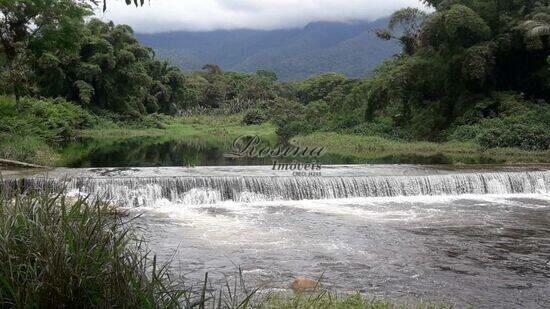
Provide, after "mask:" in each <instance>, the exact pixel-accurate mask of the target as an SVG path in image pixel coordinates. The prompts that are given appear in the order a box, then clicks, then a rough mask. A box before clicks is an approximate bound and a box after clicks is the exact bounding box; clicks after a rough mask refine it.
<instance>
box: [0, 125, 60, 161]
mask: <svg viewBox="0 0 550 309" xmlns="http://www.w3.org/2000/svg"><path fill="white" fill-rule="evenodd" d="M0 158H2V159H8V160H15V161H20V162H27V163H33V164H39V165H43V166H53V165H55V164H56V163H58V161H59V159H60V156H59V154H58V153H57V152H56V151H55V150H54V149H53V148H52V147H51V146H49V145H48V144H47V143H46V142H45V141H44V139H42V138H40V137H36V136H29V135H24V136H19V135H8V134H4V133H0Z"/></svg>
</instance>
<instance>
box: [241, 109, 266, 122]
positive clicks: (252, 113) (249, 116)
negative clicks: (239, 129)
mask: <svg viewBox="0 0 550 309" xmlns="http://www.w3.org/2000/svg"><path fill="white" fill-rule="evenodd" d="M268 118H269V117H268V116H267V114H266V113H265V112H264V111H263V110H261V109H259V108H252V109H249V110H248V112H246V114H244V118H243V124H245V125H247V126H249V125H256V124H262V123H264V122H266V121H267V120H268Z"/></svg>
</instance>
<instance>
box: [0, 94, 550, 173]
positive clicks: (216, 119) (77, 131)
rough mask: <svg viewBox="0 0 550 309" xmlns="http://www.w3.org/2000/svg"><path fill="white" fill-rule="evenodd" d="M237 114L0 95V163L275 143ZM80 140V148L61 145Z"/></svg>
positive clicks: (510, 160) (392, 145) (468, 156)
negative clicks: (153, 147)
mask: <svg viewBox="0 0 550 309" xmlns="http://www.w3.org/2000/svg"><path fill="white" fill-rule="evenodd" d="M242 120H243V115H242V114H234V115H198V116H184V117H175V116H162V115H151V116H143V117H142V119H138V120H134V121H131V122H129V121H125V122H121V121H114V120H110V119H109V118H106V117H104V116H103V117H100V116H97V115H94V114H91V113H89V112H87V111H85V110H83V109H82V108H80V107H78V106H76V105H74V104H71V103H69V102H66V101H63V100H37V99H25V100H23V102H22V104H21V105H20V106H16V104H15V102H14V100H13V98H11V97H5V96H4V97H3V96H0V158H3V159H11V160H17V161H24V162H29V163H35V164H42V165H49V166H65V165H68V164H70V163H71V162H75V161H78V160H80V159H82V158H85V157H86V156H87V155H88V154H89V153H90V152H91V151H94V150H97V149H102V148H105V147H109V145H116V143H118V142H121V141H125V140H130V139H139V138H152V139H154V142H156V143H161V142H169V141H177V142H183V143H187V144H192V145H199V146H200V147H197V148H201V147H214V146H215V147H217V148H220V149H228V148H229V147H231V143H232V141H233V140H234V139H235V138H236V137H238V136H243V135H245V136H259V137H260V138H261V139H262V140H263V141H266V142H269V143H270V144H274V143H276V141H277V135H276V128H275V126H274V125H272V124H271V123H263V124H259V125H244V124H243V123H242ZM80 138H84V139H86V140H89V141H91V142H89V143H88V144H87V146H86V147H81V145H77V146H78V147H71V145H70V144H69V145H68V146H67V145H66V143H65V142H64V141H66V140H74V139H80ZM291 143H292V144H294V145H296V146H301V147H325V148H326V150H327V155H326V157H325V158H323V163H326V164H328V163H339V162H346V163H358V164H360V163H417V164H478V163H484V164H491V163H494V164H523V163H525V164H531V163H533V164H534V163H550V151H549V150H546V151H528V150H521V149H518V148H489V149H486V148H483V147H481V146H479V145H478V144H476V143H473V142H458V141H457V142H447V143H431V142H421V141H401V140H394V139H389V138H385V137H380V136H363V135H353V134H341V133H335V132H316V133H312V134H309V135H300V136H297V137H294V138H292V139H291ZM198 164H200V162H198Z"/></svg>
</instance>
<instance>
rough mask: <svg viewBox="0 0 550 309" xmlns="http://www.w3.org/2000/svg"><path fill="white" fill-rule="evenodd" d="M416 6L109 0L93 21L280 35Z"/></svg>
mask: <svg viewBox="0 0 550 309" xmlns="http://www.w3.org/2000/svg"><path fill="white" fill-rule="evenodd" d="M408 6H413V7H420V8H422V7H423V6H422V5H421V4H420V1H419V0H149V1H146V4H145V6H144V7H141V8H136V7H134V6H126V4H125V1H123V0H110V1H109V2H108V9H107V12H105V13H102V12H98V13H97V16H98V17H100V18H102V19H105V20H113V21H115V22H116V23H121V24H128V25H130V26H132V27H133V28H134V29H135V30H136V31H137V32H145V33H151V32H165V31H176V30H189V31H209V30H217V29H265V30H270V29H281V28H294V27H303V26H305V25H307V24H308V23H310V22H315V21H343V22H345V21H354V20H374V19H377V18H380V17H384V16H388V15H390V14H391V13H392V12H393V11H395V10H396V9H399V8H403V7H408Z"/></svg>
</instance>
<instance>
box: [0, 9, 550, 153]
mask: <svg viewBox="0 0 550 309" xmlns="http://www.w3.org/2000/svg"><path fill="white" fill-rule="evenodd" d="M425 3H426V4H427V5H430V6H431V7H432V8H433V11H432V12H431V13H426V12H424V11H420V10H417V9H412V8H406V9H402V10H399V11H397V12H395V13H394V14H393V15H392V16H391V17H390V19H389V23H388V25H387V28H385V29H377V30H376V34H377V35H378V37H379V38H380V39H381V40H394V41H396V42H397V43H399V44H400V45H401V47H402V51H401V53H400V54H398V55H396V56H394V57H391V58H390V59H387V60H386V61H384V62H383V63H382V64H381V65H379V66H378V68H377V69H376V70H375V71H374V72H373V73H372V74H370V75H369V76H367V77H366V78H363V79H351V78H347V77H346V76H344V75H342V74H339V73H325V74H321V75H317V76H312V77H310V78H307V79H305V80H301V81H292V82H282V81H278V78H277V76H276V74H275V73H273V72H270V71H265V70H262V71H258V72H256V73H239V72H224V71H222V70H221V69H220V67H219V66H218V65H216V64H207V65H205V66H204V67H203V70H202V71H198V72H183V71H182V70H181V69H179V68H177V67H175V66H173V65H171V64H170V63H168V62H166V61H162V60H159V59H158V58H157V57H156V56H155V53H154V51H153V50H152V49H151V48H149V47H146V46H142V45H141V44H140V43H139V42H138V40H137V39H136V38H135V36H134V34H133V31H132V29H131V28H130V27H129V26H126V25H115V24H113V23H105V22H103V21H100V20H98V19H95V18H92V15H93V9H94V4H93V3H91V2H82V1H74V0H49V1H45V0H17V1H12V0H9V1H6V0H2V1H0V39H1V45H0V65H1V67H2V71H1V79H0V93H3V94H5V95H12V96H13V97H14V98H15V101H16V104H15V108H14V109H12V110H10V109H9V108H8V107H2V115H1V116H2V117H3V121H2V122H3V123H2V124H0V131H1V132H4V133H6V132H7V133H8V134H11V135H16V134H18V132H22V131H21V127H22V126H25V125H26V126H28V124H24V122H25V121H20V120H21V119H23V118H24V117H27V116H28V115H29V114H32V113H45V112H44V109H43V108H42V109H40V108H37V107H36V106H33V104H31V103H29V102H30V100H29V98H33V97H34V98H42V99H44V100H49V99H48V98H51V99H54V101H51V102H54V103H53V106H54V107H52V108H53V109H54V110H55V106H64V107H63V110H64V111H66V115H73V114H79V115H80V116H79V117H80V118H79V119H78V120H75V121H71V120H70V119H69V118H70V117H69V116H67V117H56V116H55V115H57V114H59V113H57V112H50V114H51V115H52V117H51V118H52V120H51V122H52V123H51V124H49V125H50V126H54V127H60V128H61V129H60V132H65V131H66V130H65V129H66V128H65V127H74V128H76V129H78V128H80V127H83V126H89V125H93V118H94V117H106V118H110V119H117V120H120V121H130V122H134V123H140V122H143V123H144V124H145V125H149V124H150V121H149V120H150V119H151V116H146V115H151V114H153V115H156V114H166V115H188V114H200V113H213V114H235V113H242V114H244V120H243V121H244V123H246V124H258V123H262V122H266V121H271V122H272V123H274V124H275V125H276V126H277V134H278V135H279V136H281V137H283V138H289V137H292V136H295V135H304V134H309V133H312V132H315V131H321V130H322V131H335V132H345V133H350V134H357V135H378V136H383V137H388V138H392V139H398V140H431V141H449V140H459V141H475V142H476V143H479V144H481V145H483V146H485V147H519V148H523V149H528V150H540V149H548V148H549V146H550V105H549V104H548V102H549V100H550V55H549V51H550V5H549V1H541V0H514V1H501V0H444V1H441V0H426V1H425ZM364 48H365V49H367V48H368V46H364ZM55 102H58V103H55ZM59 102H61V103H59ZM68 102H70V103H68ZM73 104H75V105H78V106H74V105H73ZM153 118H154V117H153ZM41 125H42V124H41ZM45 125H48V124H45Z"/></svg>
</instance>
